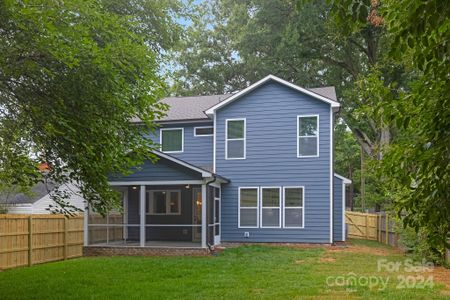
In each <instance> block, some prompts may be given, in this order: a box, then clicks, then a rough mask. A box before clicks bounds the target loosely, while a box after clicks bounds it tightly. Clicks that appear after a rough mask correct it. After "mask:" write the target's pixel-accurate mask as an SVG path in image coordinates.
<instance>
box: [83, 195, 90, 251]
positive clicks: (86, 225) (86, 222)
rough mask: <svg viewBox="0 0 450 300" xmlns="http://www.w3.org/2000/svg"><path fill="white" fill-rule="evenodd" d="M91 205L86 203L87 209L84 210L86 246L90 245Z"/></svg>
mask: <svg viewBox="0 0 450 300" xmlns="http://www.w3.org/2000/svg"><path fill="white" fill-rule="evenodd" d="M88 225H89V204H88V203H86V207H85V208H84V218H83V227H84V232H83V234H84V246H87V245H88V244H89V226H88Z"/></svg>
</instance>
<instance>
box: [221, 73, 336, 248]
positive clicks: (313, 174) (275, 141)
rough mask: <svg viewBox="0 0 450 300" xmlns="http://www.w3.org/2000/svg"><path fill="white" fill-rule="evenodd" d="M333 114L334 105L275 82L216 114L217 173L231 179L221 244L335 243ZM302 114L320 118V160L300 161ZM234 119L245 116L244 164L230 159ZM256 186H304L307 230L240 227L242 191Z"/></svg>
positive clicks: (225, 192) (225, 198) (225, 197)
mask: <svg viewBox="0 0 450 300" xmlns="http://www.w3.org/2000/svg"><path fill="white" fill-rule="evenodd" d="M330 112H331V108H330V105H329V104H327V103H324V102H321V101H319V100H317V99H313V98H311V97H309V96H307V95H304V94H302V93H300V92H298V91H294V90H292V89H290V88H288V87H286V86H283V85H281V84H278V83H274V82H268V83H266V84H265V85H263V86H261V87H259V88H257V89H256V90H254V91H252V92H250V93H249V94H247V95H245V96H243V97H242V98H240V99H238V100H236V101H235V102H233V103H230V104H228V105H227V106H225V107H223V108H221V109H219V110H218V111H217V112H216V169H215V171H216V173H217V174H220V175H221V176H224V177H226V178H228V179H230V180H231V182H230V183H229V184H226V185H223V186H222V230H221V234H222V235H221V238H222V241H224V242H306V243H330V231H331V230H330V225H331V224H330V172H331V171H332V170H330ZM302 114H319V157H315V158H297V115H302ZM231 118H246V159H243V160H225V120H226V119H231ZM256 186H258V187H260V186H280V187H283V186H304V187H305V201H304V203H305V227H304V228H303V229H283V228H275V229H272V228H271V229H267V228H245V229H240V228H238V188H239V187H256ZM282 222H283V221H282ZM245 232H249V237H248V238H244V233H245Z"/></svg>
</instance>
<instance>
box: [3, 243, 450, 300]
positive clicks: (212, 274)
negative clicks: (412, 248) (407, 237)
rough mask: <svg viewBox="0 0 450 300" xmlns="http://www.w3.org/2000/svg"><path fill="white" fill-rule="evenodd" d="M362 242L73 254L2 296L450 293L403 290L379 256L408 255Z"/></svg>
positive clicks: (7, 286) (9, 281)
mask: <svg viewBox="0 0 450 300" xmlns="http://www.w3.org/2000/svg"><path fill="white" fill-rule="evenodd" d="M354 244H355V245H354V246H352V247H353V248H352V249H353V250H352V251H340V250H339V251H330V250H326V249H324V248H312V249H294V248H287V247H272V246H242V247H239V248H234V249H227V250H226V251H224V252H223V253H221V254H220V255H219V256H216V257H213V256H209V257H99V258H94V257H87V258H80V259H72V260H68V261H63V262H55V263H48V264H42V265H36V266H33V267H31V268H21V269H14V270H8V271H4V272H0V299H300V298H301V299H304V298H318V296H322V297H328V298H330V299H335V298H337V297H341V298H360V297H362V298H389V299H441V298H442V299H443V298H444V296H443V286H442V285H439V284H438V285H436V284H435V286H434V287H433V288H430V287H426V288H404V289H398V288H397V285H398V283H399V281H398V279H397V276H399V275H401V274H402V273H401V272H400V273H398V272H396V273H389V272H386V271H383V272H377V260H378V259H386V260H388V261H389V262H403V261H404V260H405V257H403V256H402V255H400V254H396V253H395V252H394V251H392V250H391V249H389V248H386V247H385V246H381V245H379V244H377V243H368V242H356V241H355V242H354ZM358 247H359V248H362V250H359V248H358ZM367 249H369V251H367ZM363 250H364V251H363ZM372 250H373V251H374V253H370V251H372ZM359 251H360V252H359ZM377 251H378V252H380V253H377ZM413 275H414V276H416V275H419V274H413ZM428 275H429V274H425V276H428ZM329 276H333V277H329ZM335 276H347V277H348V276H356V277H359V278H361V277H362V276H382V278H383V279H384V280H385V279H386V278H388V277H389V278H390V281H389V284H388V285H387V288H386V289H385V290H384V291H379V290H378V288H379V287H380V286H376V287H372V288H370V287H369V286H367V285H365V284H364V283H365V281H364V280H363V281H362V282H363V284H362V285H358V286H345V285H343V286H336V285H334V286H329V285H327V278H328V282H329V283H330V282H331V283H332V284H333V283H336V282H337V281H335V280H334V279H335V278H336V277H335ZM330 278H331V280H330Z"/></svg>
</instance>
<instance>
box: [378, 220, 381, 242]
mask: <svg viewBox="0 0 450 300" xmlns="http://www.w3.org/2000/svg"><path fill="white" fill-rule="evenodd" d="M380 228H381V214H378V215H377V241H378V242H379V241H380V240H381V233H380Z"/></svg>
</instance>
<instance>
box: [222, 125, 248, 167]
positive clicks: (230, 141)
mask: <svg viewBox="0 0 450 300" xmlns="http://www.w3.org/2000/svg"><path fill="white" fill-rule="evenodd" d="M225 126H226V133H225V134H226V137H225V159H245V144H246V141H245V130H246V128H245V119H227V120H226V125H225Z"/></svg>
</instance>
